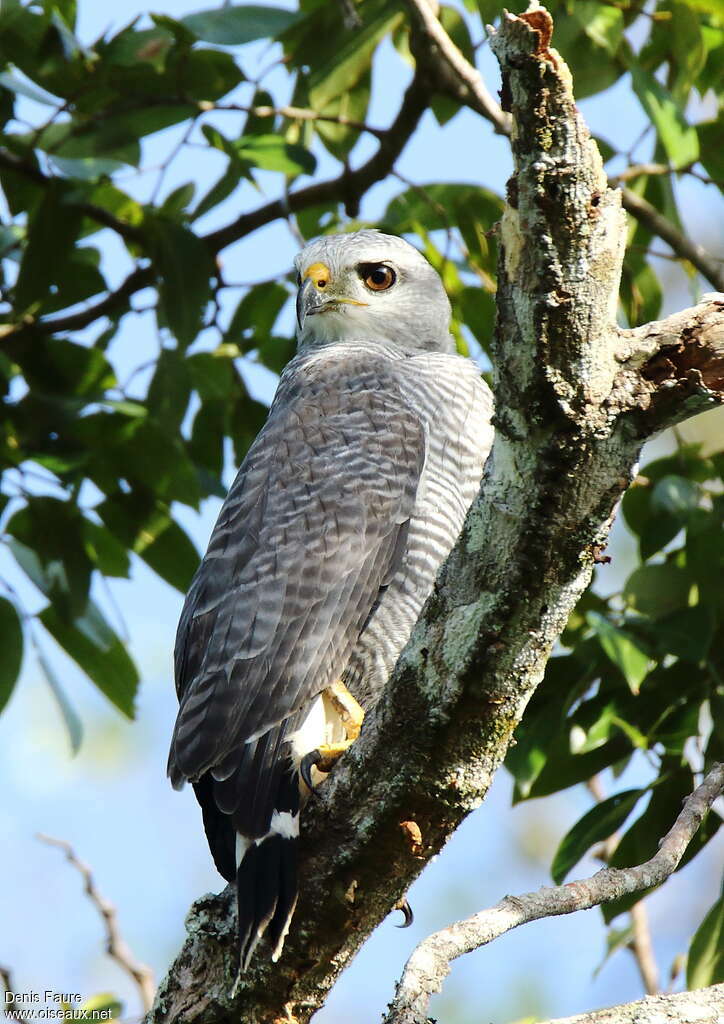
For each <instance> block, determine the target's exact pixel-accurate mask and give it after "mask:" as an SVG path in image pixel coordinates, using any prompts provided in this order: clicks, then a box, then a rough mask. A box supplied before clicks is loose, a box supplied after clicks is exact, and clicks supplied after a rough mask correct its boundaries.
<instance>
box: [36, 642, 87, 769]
mask: <svg viewBox="0 0 724 1024" xmlns="http://www.w3.org/2000/svg"><path fill="white" fill-rule="evenodd" d="M35 653H36V654H37V656H38V663H39V664H40V667H41V669H42V670H43V675H44V676H45V680H46V682H47V684H48V687H49V688H50V692H51V693H52V694H53V697H54V698H55V702H56V704H57V705H58V710H59V711H60V715H61V718H62V719H63V724H64V725H65V728H66V729H67V731H68V739H69V740H70V750H71V753H72V754H77V753H78V751H79V750H80V745H81V743H82V741H83V726H82V724H81V720H80V718H79V717H78V715H77V714H76V711H75V709H74V708H73V705H72V704H71V703H70V701H69V700H68V698H67V697H66V695H65V690H64V689H63V687H62V686H61V684H60V681H59V680H58V677H57V675H56V674H55V671H54V669H53V666H52V665H51V664H50V662H49V661H48V659H47V658H46V656H45V654H44V653H43V650H42V648H41V647H40V646H39V644H38V643H37V641H36V643H35Z"/></svg>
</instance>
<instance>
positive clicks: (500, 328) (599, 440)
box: [147, 10, 724, 1024]
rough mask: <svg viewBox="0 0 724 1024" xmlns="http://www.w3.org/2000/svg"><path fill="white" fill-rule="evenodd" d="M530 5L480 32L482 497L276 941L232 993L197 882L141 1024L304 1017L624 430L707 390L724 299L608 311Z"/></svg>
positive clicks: (723, 353)
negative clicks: (492, 60) (492, 97)
mask: <svg viewBox="0 0 724 1024" xmlns="http://www.w3.org/2000/svg"><path fill="white" fill-rule="evenodd" d="M546 17H547V15H546V13H545V12H544V11H542V10H537V11H536V12H535V13H533V14H529V15H525V16H522V17H520V18H516V17H512V16H507V17H506V18H505V19H504V21H503V23H502V27H501V29H500V31H499V33H498V35H497V37H496V39H495V40H494V48H495V52H496V54H497V56H498V59H499V61H500V63H501V68H502V72H503V83H504V98H505V100H506V102H505V104H504V105H505V106H507V107H508V108H509V110H510V114H511V116H512V118H513V122H514V131H513V133H512V136H511V140H512V145H513V152H514V156H515V164H516V169H515V173H514V175H513V177H512V179H511V181H510V183H509V192H508V194H509V205H508V208H507V209H506V212H505V215H504V217H503V220H502V224H501V226H500V248H501V264H500V279H499V292H498V317H497V327H496V339H495V364H496V379H495V391H496V400H497V420H496V426H497V433H496V440H495V444H494V449H493V453H492V457H491V458H490V460H489V462H488V465H487V467H486V474H485V479H484V482H483V487H482V490H481V494H480V496H479V497H478V499H477V500H476V501H475V503H474V505H473V507H472V509H471V511H470V514H469V516H468V518H467V521H466V524H465V527H464V529H463V532H462V534H461V537H460V539H459V541H458V544H457V545H456V547H455V549H454V551H453V552H452V554H451V556H450V558H449V560H448V562H447V563H446V565H445V567H444V568H443V570H442V571H441V574H440V577H439V579H438V584H437V586H436V589H435V592H434V594H433V595H432V597H431V598H430V600H429V601H428V602H427V604H426V606H425V608H424V609H423V612H422V615H421V618H420V621H419V622H418V624H417V627H416V629H415V631H414V633H413V636H412V638H411V640H410V643H409V644H408V646H407V648H406V649H405V651H404V652H403V655H402V656H401V658H400V661H399V663H398V665H397V667H396V669H395V671H394V673H393V676H392V678H391V680H390V683H389V685H388V687H387V690H386V692H385V695H384V696H383V698H382V700H381V701H380V704H379V705H378V707H377V709H376V710H375V712H374V713H372V714H370V715H369V716H368V717H367V719H366V721H365V726H364V729H363V731H362V735H361V737H360V739H359V740H358V741H357V742H356V743H355V745H354V746H353V748H352V749H351V750H350V751H349V752H348V753H347V754H345V757H344V758H343V759H342V761H341V762H340V764H339V766H338V767H337V768H336V769H335V772H334V773H333V774H332V776H331V777H330V779H329V781H328V782H327V783H326V784H325V786H324V787H323V788H324V790H325V792H324V794H323V797H322V799H321V800H320V801H319V802H318V803H316V804H315V806H311V807H310V808H309V809H308V813H307V815H306V818H305V822H304V826H303V827H304V837H303V847H302V877H301V888H302V894H301V898H300V902H299V905H298V907H297V912H296V915H295V919H294V923H293V926H292V931H291V934H290V935H289V938H288V940H287V946H286V948H285V952H284V955H283V957H282V959H281V960H280V962H279V963H278V964H276V965H271V964H270V963H269V962H268V961H265V960H262V959H257V961H256V963H255V964H254V965H252V969H251V970H250V971H249V972H248V974H247V975H246V976H245V979H244V985H243V987H242V989H241V991H240V992H239V993H238V995H237V997H236V998H235V999H234V1000H232V999H231V998H230V995H229V990H230V986H231V979H232V977H233V973H234V964H233V960H234V955H233V947H234V937H233V933H234V914H233V901H232V897H231V893H230V892H229V891H228V890H227V891H226V892H225V893H222V894H221V895H220V896H206V897H204V898H203V899H201V900H199V901H197V903H196V904H195V905H194V907H193V908H192V911H191V913H190V915H189V919H188V932H189V934H188V938H187V941H186V944H185V946H184V948H183V949H182V951H181V953H180V954H179V957H178V959H177V961H176V963H175V964H174V965H173V966H172V968H171V970H170V972H169V975H168V976H167V978H166V979H165V981H164V982H163V983H162V985H161V987H160V989H159V993H158V997H157V1001H156V1004H155V1006H154V1009H153V1010H152V1011H151V1013H150V1014H149V1016H148V1017H147V1021H148V1022H149V1024H151V1022H153V1024H160V1022H164V1024H172V1022H176V1021H183V1022H184V1024H211V1022H214V1024H227V1022H232V1021H239V1020H243V1021H244V1022H245V1024H259V1022H269V1021H274V1020H277V1019H281V1020H284V1019H287V1020H288V1019H289V1014H291V1013H293V1015H294V1017H295V1018H296V1020H297V1021H299V1022H300V1024H304V1022H306V1021H308V1020H309V1019H310V1017H311V1015H312V1014H313V1013H314V1011H315V1010H316V1009H317V1008H318V1007H319V1006H320V1005H322V1004H323V1002H324V1000H325V997H326V993H327V992H328V990H329V988H330V987H331V986H332V984H333V983H334V981H335V980H336V978H337V977H338V975H339V973H340V972H341V971H342V970H343V968H344V967H345V966H346V964H347V963H349V961H350V960H351V958H352V957H353V956H354V954H355V953H356V951H357V949H358V948H359V946H360V945H361V944H362V942H363V941H364V940H365V938H366V937H367V936H368V935H369V934H370V932H371V931H372V930H373V929H374V928H375V927H376V925H377V924H378V923H379V922H380V921H381V920H382V919H383V918H384V917H385V916H386V914H387V913H389V911H390V909H391V908H392V905H393V904H394V902H395V901H396V900H397V899H398V898H399V897H400V896H401V895H402V894H403V893H404V892H405V891H406V890H407V888H408V887H409V885H410V884H411V882H412V881H413V880H414V879H415V878H416V877H417V875H418V874H419V873H420V872H421V870H422V869H423V867H424V866H425V864H426V863H427V861H429V859H430V858H431V857H432V856H434V855H435V854H436V853H437V852H438V851H439V850H440V849H441V847H442V846H443V845H444V843H445V841H446V840H447V838H448V837H449V836H450V834H451V833H452V832H453V831H454V829H455V828H456V827H457V825H458V824H459V823H460V822H461V821H462V819H463V818H464V817H465V816H466V815H467V814H469V813H470V811H471V810H473V809H474V808H475V807H477V806H478V805H479V804H480V802H481V800H482V799H483V797H484V796H485V794H486V792H487V790H488V788H489V785H490V782H491V780H492V777H493V775H494V773H495V771H496V770H497V768H498V767H499V766H500V763H501V761H502V759H503V757H504V755H505V752H506V750H507V747H508V744H509V741H510V738H511V735H512V733H513V730H514V729H515V727H516V725H517V723H518V721H519V720H520V717H521V715H522V713H523V710H524V708H525V706H526V704H527V701H528V699H529V697H530V695H531V694H532V692H533V690H534V689H535V687H536V686H537V684H538V682H539V681H540V679H541V677H542V675H543V670H544V667H545V664H546V661H547V659H548V657H549V655H550V651H551V648H552V646H553V644H554V642H555V640H556V638H557V637H558V635H559V634H560V632H561V630H562V629H563V627H564V625H565V623H566V621H567V619H568V616H569V614H570V612H571V610H572V609H573V607H574V605H575V603H576V601H577V599H578V597H579V596H580V594H581V593H582V592H583V590H584V589H585V587H586V585H587V584H588V582H589V580H590V577H591V572H592V568H593V563H594V558H595V555H596V551H597V550H598V549H600V547H601V546H602V545H604V544H605V542H606V537H607V535H608V530H609V527H610V524H611V520H612V517H613V514H614V509H615V507H616V503H617V501H618V500H619V498H620V497H621V494H622V493H623V491H624V490H625V488H626V486H627V485H628V483H629V481H630V478H631V471H632V467H633V465H634V464H635V462H636V460H637V457H638V453H639V450H640V447H641V444H642V443H643V442H644V440H646V438H647V437H649V436H650V435H651V434H652V433H654V432H655V431H656V430H658V429H660V427H661V426H663V425H665V424H668V423H671V422H674V421H675V420H677V419H684V418H686V417H688V416H690V415H693V414H694V413H695V412H699V411H701V410H702V409H706V408H709V407H710V406H711V405H712V404H714V403H716V402H721V401H722V400H723V399H724V390H723V388H722V381H721V375H720V374H718V373H714V374H713V375H712V374H709V373H708V371H707V370H706V367H707V366H708V365H709V364H710V362H711V361H712V360H718V361H719V362H718V363H717V365H720V363H721V359H722V358H723V357H724V330H723V329H722V324H723V323H724V299H722V300H721V301H720V300H719V299H718V298H715V299H711V300H707V301H706V302H703V303H701V304H700V305H699V306H697V307H695V308H694V309H693V310H688V311H686V312H685V313H682V314H680V315H679V316H678V319H677V318H671V319H669V320H666V321H663V322H662V323H661V324H658V325H650V327H649V329H648V330H647V331H633V332H631V331H629V332H622V331H619V329H618V328H617V327H616V325H615V311H616V296H617V293H618V284H619V276H620V271H621V261H622V255H623V245H624V234H625V229H624V217H623V214H622V212H621V207H620V195H619V193H618V192H616V191H613V190H611V189H608V187H607V182H606V177H605V174H604V173H603V170H602V166H601V161H600V158H599V155H598V151H597V149H596V147H595V144H594V143H593V142H592V141H591V139H590V137H589V134H588V131H587V129H586V127H585V125H584V123H583V121H582V119H581V117H580V115H579V113H578V111H577V110H576V107H575V104H574V101H573V95H572V92H571V83H570V75H569V73H568V70H567V68H566V67H565V65H564V64H563V62H562V61H561V59H560V57H558V56H557V55H556V54H555V53H554V51H551V50H549V48H548V42H549V38H550V26H549V24H548V22H549V21H550V19H549V18H548V21H546ZM694 350H696V351H697V353H699V354H698V355H697V357H696V359H695V360H694V363H695V365H692V364H691V359H690V358H689V356H688V353H690V352H693V351H694ZM662 360H663V363H662ZM410 822H414V823H415V825H416V826H417V828H418V829H419V835H420V837H421V839H420V842H419V843H418V842H412V841H411V840H410V836H411V835H413V834H414V835H415V836H417V832H416V831H415V830H414V829H412V826H410V825H409V823H410ZM402 823H407V825H406V826H405V827H401V826H402Z"/></svg>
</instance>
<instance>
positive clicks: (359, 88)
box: [314, 71, 372, 160]
mask: <svg viewBox="0 0 724 1024" xmlns="http://www.w3.org/2000/svg"><path fill="white" fill-rule="evenodd" d="M371 81H372V75H371V72H370V71H368V72H367V73H366V74H364V75H362V77H361V78H360V80H359V82H357V84H356V85H355V86H354V87H353V88H351V89H349V90H348V91H347V92H343V93H341V94H340V95H339V96H336V97H335V98H334V99H333V100H331V101H330V102H329V103H328V104H327V105H326V107H325V108H324V109H323V110H321V111H320V113H321V114H324V115H325V116H327V117H339V118H344V119H345V120H347V121H355V122H357V123H358V124H363V123H364V121H365V119H366V117H367V108H368V106H369V102H370V90H371ZM314 127H315V130H316V132H317V135H318V136H319V138H320V139H321V140H322V142H323V143H324V146H325V148H326V149H327V150H328V151H329V152H330V153H331V154H332V156H335V157H336V158H337V159H338V160H344V159H345V158H346V157H347V156H348V155H349V153H350V151H351V150H352V149H353V148H354V146H355V145H356V144H357V142H358V140H359V138H360V134H361V133H360V130H359V129H358V128H355V127H352V126H350V125H348V124H335V123H334V122H333V121H323V120H320V121H317V122H316V123H315V126H314Z"/></svg>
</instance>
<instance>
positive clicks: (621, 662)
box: [586, 612, 652, 693]
mask: <svg viewBox="0 0 724 1024" xmlns="http://www.w3.org/2000/svg"><path fill="white" fill-rule="evenodd" d="M586 619H587V621H588V624H589V625H590V626H591V628H592V629H593V631H594V632H595V634H596V636H597V637H598V640H599V643H600V644H601V647H602V648H603V650H604V651H605V652H606V654H607V655H608V657H609V658H610V659H611V661H612V662H613V663H614V665H616V666H617V667H618V668H619V669H620V670H621V672H622V673H623V676H624V679H625V680H626V682H627V683H628V685H629V688H630V690H631V692H632V693H638V691H639V688H640V686H641V683H642V682H643V681H644V679H645V678H646V676H647V675H648V673H649V671H650V669H651V667H652V662H651V658H650V657H649V655H648V653H647V652H646V651H645V650H643V649H642V648H641V647H640V646H639V644H638V643H637V641H636V640H635V638H634V637H633V636H631V634H630V633H626V632H625V631H624V630H622V629H619V628H618V626H614V625H613V623H611V622H609V621H608V619H605V618H604V617H603V615H599V614H598V612H588V613H587V615H586Z"/></svg>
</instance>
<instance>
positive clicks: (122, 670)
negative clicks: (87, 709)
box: [39, 601, 138, 718]
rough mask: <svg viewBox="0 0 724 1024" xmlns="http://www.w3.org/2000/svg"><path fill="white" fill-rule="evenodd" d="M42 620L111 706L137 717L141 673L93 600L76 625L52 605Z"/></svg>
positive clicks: (45, 611)
mask: <svg viewBox="0 0 724 1024" xmlns="http://www.w3.org/2000/svg"><path fill="white" fill-rule="evenodd" d="M39 618H40V621H41V622H42V623H43V625H44V626H45V628H46V629H47V630H48V632H49V633H50V634H51V636H52V637H53V639H54V640H55V641H56V642H57V643H58V644H60V646H61V647H62V648H63V650H64V651H66V652H67V653H68V654H69V655H70V657H71V658H72V659H73V661H75V662H76V663H77V664H78V665H79V666H80V668H81V669H82V670H83V671H84V672H85V674H86V675H87V676H89V678H90V679H92V680H93V682H94V683H95V684H96V686H97V687H98V689H99V690H100V691H101V692H102V693H104V694H105V695H106V697H108V699H109V700H110V701H111V703H113V704H115V706H116V707H117V708H118V709H119V711H122V712H123V714H124V715H126V716H127V717H128V718H133V717H134V700H135V696H136V690H137V689H138V672H137V670H136V666H135V665H134V664H133V662H132V661H131V659H130V657H129V656H128V654H127V653H126V649H125V647H124V645H123V644H122V643H121V641H120V640H119V639H118V637H117V636H116V634H115V633H114V631H113V630H112V629H111V627H110V626H109V625H108V623H107V622H106V620H105V618H104V616H103V614H102V612H101V611H100V609H99V608H98V606H97V605H96V604H95V603H94V602H93V601H89V602H88V605H87V607H86V610H85V612H84V614H83V615H80V616H78V617H77V618H75V619H74V620H73V622H72V623H68V622H65V621H64V620H63V619H61V618H60V616H59V615H58V614H57V612H56V611H55V609H54V608H53V607H52V606H50V607H48V608H46V609H45V610H44V611H42V612H41V613H40V616H39Z"/></svg>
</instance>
